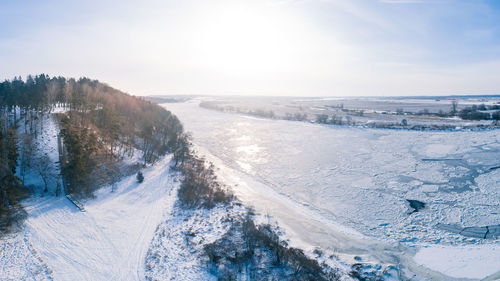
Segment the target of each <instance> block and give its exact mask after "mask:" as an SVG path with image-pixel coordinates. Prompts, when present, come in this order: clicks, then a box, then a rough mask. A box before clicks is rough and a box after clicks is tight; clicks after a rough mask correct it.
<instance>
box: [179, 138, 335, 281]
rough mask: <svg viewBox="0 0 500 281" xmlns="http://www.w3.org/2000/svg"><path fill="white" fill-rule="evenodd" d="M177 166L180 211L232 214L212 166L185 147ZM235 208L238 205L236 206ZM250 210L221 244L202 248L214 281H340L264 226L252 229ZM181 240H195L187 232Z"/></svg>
mask: <svg viewBox="0 0 500 281" xmlns="http://www.w3.org/2000/svg"><path fill="white" fill-rule="evenodd" d="M184 152H185V153H184V154H183V155H182V157H180V159H182V160H179V161H178V162H177V166H176V167H177V168H178V169H180V171H181V174H182V178H181V185H180V188H179V191H178V196H179V201H180V205H181V207H182V208H183V209H196V208H207V209H210V208H213V207H215V206H216V205H218V204H219V205H222V206H225V207H226V209H231V205H232V204H233V203H235V202H237V199H236V198H235V197H234V196H233V195H232V194H231V193H230V192H229V191H228V189H227V188H226V187H225V186H223V185H222V184H220V183H219V181H218V180H217V177H216V175H215V167H214V165H213V164H212V163H207V162H206V161H205V160H204V159H203V158H199V157H197V156H195V154H194V152H192V151H191V150H190V143H189V142H187V145H186V148H185V150H184ZM237 204H239V202H237ZM252 216H253V211H251V210H248V211H247V212H246V215H245V216H244V217H239V216H236V217H233V218H232V219H231V227H230V229H229V231H228V232H227V233H226V234H225V235H224V236H223V237H222V238H220V239H218V240H216V241H215V242H213V243H210V244H206V245H205V246H204V253H203V254H204V256H205V257H206V259H207V267H208V270H209V271H210V272H211V273H212V274H214V275H215V276H217V278H218V279H219V280H240V279H241V278H240V277H241V276H248V277H249V278H250V280H339V276H338V275H337V274H338V273H337V270H336V269H333V268H330V267H329V266H327V265H326V264H320V263H318V261H317V260H315V259H312V258H310V257H308V256H307V255H306V254H304V252H303V251H302V250H300V249H297V248H292V247H289V246H288V245H287V243H286V241H282V240H281V239H280V236H279V235H278V231H279V230H278V229H273V228H272V227H271V225H269V224H263V225H256V224H255V223H254V220H253V218H252ZM186 235H196V233H188V234H186Z"/></svg>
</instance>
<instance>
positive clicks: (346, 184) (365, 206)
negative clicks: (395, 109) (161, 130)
mask: <svg viewBox="0 0 500 281" xmlns="http://www.w3.org/2000/svg"><path fill="white" fill-rule="evenodd" d="M165 106H166V107H167V109H169V110H171V111H172V112H173V113H174V114H176V115H177V116H178V117H179V119H180V120H181V121H182V122H183V124H184V126H185V129H186V130H187V131H189V132H190V133H191V134H192V136H193V142H194V143H195V144H196V146H197V147H198V149H199V150H200V153H202V154H204V155H206V156H207V158H209V159H210V160H211V161H214V162H216V164H217V166H218V167H221V169H222V171H221V172H220V173H221V176H222V177H223V178H224V180H225V181H226V182H229V183H233V184H234V189H235V192H236V193H237V195H238V196H239V197H243V201H247V202H250V203H252V204H254V205H255V206H256V208H257V210H260V211H261V212H267V213H269V214H271V215H272V216H274V217H277V219H278V220H279V221H280V220H282V221H285V222H286V226H285V228H286V230H287V233H291V236H292V237H293V236H294V235H295V236H297V238H298V239H299V240H301V241H303V242H306V243H308V244H309V245H314V246H319V247H322V248H326V249H332V250H334V251H341V252H345V253H353V254H360V253H363V250H365V251H367V253H368V254H370V255H372V256H373V255H375V256H377V254H376V253H377V252H381V251H380V248H385V247H387V246H386V245H396V246H391V247H395V248H404V250H401V251H409V252H411V251H413V250H412V249H418V248H419V247H420V246H421V245H439V246H447V245H453V246H457V247H459V246H460V247H462V246H464V245H471V244H485V243H486V244H489V245H493V246H498V237H495V236H492V234H491V233H493V232H491V231H490V232H489V233H490V237H488V239H483V238H484V237H480V236H481V229H480V228H479V227H486V226H490V227H495V226H498V225H499V224H500V208H499V206H500V195H499V194H500V191H499V189H498V186H499V183H500V169H499V168H498V167H499V166H500V131H498V130H496V131H482V132H420V131H404V130H383V129H366V128H350V127H330V126H325V125H317V124H310V123H305V122H292V121H282V120H268V119H259V118H253V117H248V116H242V115H237V114H227V113H221V112H216V111H211V110H207V109H203V108H200V107H198V104H197V102H195V101H192V102H188V103H177V104H165ZM259 193H261V194H259ZM262 193H265V194H262ZM408 200H418V201H419V202H423V203H425V207H424V208H423V209H421V210H419V211H418V212H415V211H414V209H413V208H411V207H410V204H409V201H408ZM308 219H309V220H310V221H308ZM467 227H475V228H477V229H478V233H479V234H477V233H472V232H471V233H472V234H471V235H465V236H464V235H461V234H458V232H461V231H462V230H463V228H467ZM306 229H307V231H305V230H306ZM484 229H486V228H484ZM462 234H464V233H462ZM465 234H467V233H465ZM485 235H486V233H485ZM346 237H349V238H352V239H348V238H346ZM353 237H354V238H353ZM355 237H357V238H355ZM367 237H369V238H370V239H372V240H373V241H377V242H373V243H372V242H370V243H368V242H366V243H367V245H364V243H365V242H364V241H366V240H367V239H366V238H367ZM358 238H359V239H358ZM353 239H354V240H353ZM370 239H368V240H370ZM368 248H370V249H372V250H367V249H368ZM396 251H397V250H396ZM382 252H383V251H382ZM390 256H391V255H388V256H378V257H377V258H378V259H381V260H384V261H385V262H397V261H395V260H391V257H390ZM494 266H496V265H494ZM498 266H499V268H496V271H498V270H500V265H498ZM413 270H415V269H413ZM496 271H495V270H494V269H493V271H492V273H493V272H496ZM457 277H460V276H457ZM463 277H466V276H463ZM468 277H472V276H468Z"/></svg>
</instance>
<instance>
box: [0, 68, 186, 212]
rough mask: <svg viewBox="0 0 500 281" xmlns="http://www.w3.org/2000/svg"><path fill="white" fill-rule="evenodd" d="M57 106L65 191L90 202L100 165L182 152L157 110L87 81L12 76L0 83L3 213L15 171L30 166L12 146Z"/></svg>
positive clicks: (181, 139)
mask: <svg viewBox="0 0 500 281" xmlns="http://www.w3.org/2000/svg"><path fill="white" fill-rule="evenodd" d="M56 108H57V109H59V110H58V112H60V113H57V114H55V115H56V116H57V120H58V123H59V127H60V129H61V130H60V136H61V139H62V145H61V146H62V155H61V167H62V177H63V181H62V182H63V183H64V187H65V190H66V193H73V194H77V195H83V196H90V195H91V194H92V192H93V189H94V187H93V185H92V182H95V179H91V178H90V177H89V175H91V174H92V176H94V173H93V172H97V171H95V170H96V167H99V163H102V162H105V161H107V162H117V161H120V159H122V158H123V157H124V156H127V155H128V156H131V155H132V154H133V153H140V154H141V164H150V163H154V162H155V161H157V160H158V159H159V158H160V157H161V156H162V155H165V154H166V153H167V152H173V153H174V154H175V156H176V159H177V160H179V159H181V158H182V157H183V155H184V152H183V151H186V148H185V147H186V146H187V137H186V135H185V134H184V132H183V127H182V124H181V123H180V122H179V120H178V119H177V117H176V116H175V115H173V114H171V113H170V112H169V111H167V110H165V109H164V108H162V107H160V106H159V105H156V104H153V103H151V102H149V101H146V100H144V99H142V98H139V97H135V96H131V95H128V94H126V93H123V92H121V91H119V90H117V89H114V88H112V87H110V86H108V85H106V84H104V83H101V82H99V81H97V80H91V79H88V78H80V79H78V80H76V79H73V78H70V79H66V78H64V77H49V76H47V75H45V74H41V75H37V76H28V77H27V78H26V80H23V79H22V78H21V77H15V78H14V79H12V80H6V81H4V82H2V83H0V125H1V126H0V181H1V182H0V185H1V190H0V209H3V210H5V209H7V208H8V206H9V194H10V193H14V190H15V189H16V187H18V186H20V185H22V181H21V180H20V179H19V178H18V177H16V176H15V175H16V167H19V166H23V165H26V163H29V157H24V153H22V155H23V157H21V158H22V159H18V158H19V152H20V151H24V150H25V149H26V147H25V146H26V144H25V143H24V141H19V140H23V139H25V136H28V137H30V138H36V136H37V134H39V132H40V131H41V130H43V124H44V122H43V120H44V119H46V118H48V114H49V113H51V112H53V110H54V109H56ZM61 108H62V110H61ZM21 122H24V123H21ZM21 125H23V126H21ZM20 128H24V130H22V129H20ZM20 134H22V136H20ZM35 149H36V148H35ZM33 154H36V151H33ZM18 174H19V171H17V175H18ZM58 183H59V181H58Z"/></svg>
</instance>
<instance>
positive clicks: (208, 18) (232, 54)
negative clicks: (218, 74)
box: [194, 3, 298, 75]
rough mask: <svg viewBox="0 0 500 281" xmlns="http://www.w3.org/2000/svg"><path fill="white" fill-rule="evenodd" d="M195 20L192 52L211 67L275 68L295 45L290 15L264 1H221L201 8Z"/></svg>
mask: <svg viewBox="0 0 500 281" xmlns="http://www.w3.org/2000/svg"><path fill="white" fill-rule="evenodd" d="M197 22H198V26H197V32H196V33H197V34H198V38H196V40H195V42H196V46H195V52H194V53H197V58H198V59H199V63H201V64H203V65H204V66H206V67H208V68H213V70H214V71H223V72H228V71H229V72H234V71H236V72H238V73H239V74H243V75H245V74H251V73H255V72H259V71H262V72H276V71H279V70H280V69H281V68H282V67H283V66H284V65H286V64H287V58H288V60H289V58H290V55H291V54H290V53H291V51H292V50H293V49H296V48H297V43H298V42H294V41H296V40H294V38H293V37H292V36H290V35H291V32H290V29H291V22H290V19H287V18H286V17H285V16H284V15H283V14H282V13H280V12H279V10H278V9H275V8H274V7H270V6H268V5H262V4H261V5H252V4H242V3H239V4H236V5H234V4H233V5H230V4H226V5H221V6H217V7H215V8H212V9H210V10H208V11H205V12H204V13H203V14H202V15H200V18H199V19H198V20H197ZM293 24H296V22H294V23H293Z"/></svg>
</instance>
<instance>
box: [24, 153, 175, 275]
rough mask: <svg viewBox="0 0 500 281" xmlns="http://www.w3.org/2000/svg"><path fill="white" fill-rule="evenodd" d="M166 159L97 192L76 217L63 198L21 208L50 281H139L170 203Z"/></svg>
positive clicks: (33, 202) (38, 200) (170, 184)
mask: <svg viewBox="0 0 500 281" xmlns="http://www.w3.org/2000/svg"><path fill="white" fill-rule="evenodd" d="M169 160H170V158H168V157H167V158H165V159H164V160H163V161H161V162H160V163H157V164H156V165H155V166H154V167H151V168H148V169H146V170H145V171H144V176H145V181H144V182H143V183H142V184H140V185H139V184H137V183H136V180H135V176H131V177H127V178H125V179H124V180H122V181H121V182H120V183H119V184H118V188H117V191H115V192H114V193H110V190H109V189H105V190H102V191H100V193H99V194H98V195H97V196H98V198H97V199H95V200H90V201H89V202H87V203H86V204H85V209H86V212H81V211H79V210H78V209H77V208H76V207H75V206H74V205H73V204H71V203H70V202H69V200H68V199H66V198H54V197H48V198H35V199H30V200H29V201H27V202H25V207H26V209H27V211H28V213H29V217H28V219H27V222H26V225H27V228H26V232H27V237H28V238H29V240H30V241H31V243H32V245H33V247H34V248H35V249H36V250H37V252H38V253H39V255H40V257H41V258H42V259H43V260H44V261H45V263H46V264H47V266H48V267H49V268H50V269H51V270H52V271H53V276H54V279H55V280H143V279H144V259H145V255H146V252H147V249H148V246H149V243H150V241H151V239H152V237H153V234H154V231H155V228H156V227H157V225H158V224H159V223H160V222H161V220H162V218H164V212H166V211H169V210H170V209H171V208H172V206H173V203H174V202H175V200H176V198H175V196H174V195H173V194H175V193H172V192H171V190H172V188H173V186H174V184H173V181H172V180H173V179H172V177H171V176H170V174H169V171H168V165H169Z"/></svg>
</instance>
